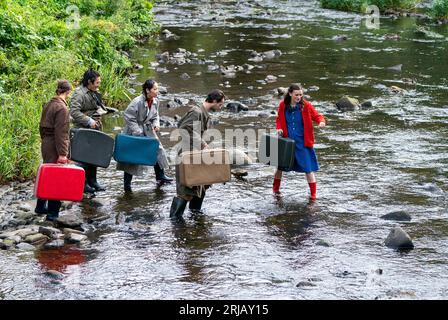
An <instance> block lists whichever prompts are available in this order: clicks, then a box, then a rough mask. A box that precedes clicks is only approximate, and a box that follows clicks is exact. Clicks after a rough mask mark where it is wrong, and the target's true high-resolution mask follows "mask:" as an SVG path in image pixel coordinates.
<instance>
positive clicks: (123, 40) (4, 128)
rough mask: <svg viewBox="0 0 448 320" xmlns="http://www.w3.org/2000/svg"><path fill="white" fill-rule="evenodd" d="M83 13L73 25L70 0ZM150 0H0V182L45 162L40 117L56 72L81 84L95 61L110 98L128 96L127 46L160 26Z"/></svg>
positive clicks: (111, 102)
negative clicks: (41, 157)
mask: <svg viewBox="0 0 448 320" xmlns="http://www.w3.org/2000/svg"><path fill="white" fill-rule="evenodd" d="M72 4H73V5H76V6H78V8H79V11H80V13H81V21H80V28H79V29H71V28H69V27H68V25H67V23H66V20H67V18H69V14H68V13H67V11H66V8H67V6H69V5H72ZM151 8H152V2H151V1H149V0H102V1H99V0H70V1H69V0H1V1H0V183H3V182H7V181H11V180H16V179H19V180H25V179H30V178H33V177H34V175H35V173H36V170H37V166H38V165H39V163H40V137H39V120H40V114H41V110H42V106H43V104H44V103H46V102H47V101H48V100H49V99H50V98H51V97H52V96H53V95H54V90H55V86H56V80H58V79H68V80H69V81H71V82H72V84H73V85H75V86H76V85H78V84H79V81H80V78H81V77H82V74H83V73H84V72H85V70H86V69H87V68H89V67H93V68H95V69H97V70H99V72H100V74H101V75H102V85H101V88H100V90H101V92H102V93H103V96H104V99H105V101H106V103H107V104H108V105H111V106H113V105H118V104H119V103H120V102H122V101H124V100H125V99H126V100H127V98H126V95H125V89H126V87H125V86H126V78H125V76H126V73H127V72H128V71H129V68H130V67H131V62H130V61H129V59H128V57H127V56H126V55H124V54H123V51H126V50H128V49H130V48H131V47H133V46H134V45H135V43H136V40H137V39H138V38H140V37H145V36H149V35H152V34H154V33H155V32H157V31H158V26H157V25H156V24H155V22H154V20H153V15H152V13H151Z"/></svg>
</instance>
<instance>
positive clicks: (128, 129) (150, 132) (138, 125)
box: [117, 94, 169, 176]
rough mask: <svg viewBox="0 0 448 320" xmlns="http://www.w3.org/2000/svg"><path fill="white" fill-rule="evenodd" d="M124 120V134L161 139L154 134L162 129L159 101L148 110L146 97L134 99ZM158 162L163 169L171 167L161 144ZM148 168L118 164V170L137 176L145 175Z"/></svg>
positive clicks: (141, 96)
mask: <svg viewBox="0 0 448 320" xmlns="http://www.w3.org/2000/svg"><path fill="white" fill-rule="evenodd" d="M124 119H125V121H126V125H125V127H124V129H123V133H124V134H128V135H132V136H146V137H154V138H156V139H159V137H158V136H157V134H156V133H155V132H154V128H155V127H160V117H159V100H158V99H154V101H153V103H152V106H151V108H148V103H147V101H146V97H145V96H144V95H143V94H141V95H140V96H138V97H136V98H134V100H132V101H131V103H130V104H129V106H128V107H127V108H126V110H125V111H124ZM159 142H160V140H159ZM157 162H158V164H159V165H160V167H161V168H163V169H167V168H168V167H169V163H168V159H167V156H166V152H165V149H164V148H163V146H162V144H161V143H160V144H159V150H158V151H157ZM146 168H147V166H144V165H135V164H128V163H120V162H118V163H117V170H122V171H125V172H127V173H129V174H132V175H136V176H141V175H143V174H144V173H145V170H146Z"/></svg>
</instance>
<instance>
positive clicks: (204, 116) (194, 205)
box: [170, 90, 226, 219]
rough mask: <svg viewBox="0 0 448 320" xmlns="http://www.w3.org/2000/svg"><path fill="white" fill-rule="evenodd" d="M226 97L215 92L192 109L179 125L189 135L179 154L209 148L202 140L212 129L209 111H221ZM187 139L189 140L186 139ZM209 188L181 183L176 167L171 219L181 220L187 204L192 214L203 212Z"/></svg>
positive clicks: (183, 142)
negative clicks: (206, 192)
mask: <svg viewBox="0 0 448 320" xmlns="http://www.w3.org/2000/svg"><path fill="white" fill-rule="evenodd" d="M225 98H226V97H225V95H224V93H223V92H222V91H221V90H213V91H211V92H210V93H209V94H208V95H207V98H206V99H205V101H204V102H203V103H202V104H201V105H200V106H194V107H193V108H191V109H190V111H188V112H187V113H186V114H185V115H184V116H183V117H182V118H181V119H180V120H179V123H178V128H179V129H181V130H182V129H183V130H184V132H186V133H188V137H183V139H182V143H181V145H182V148H181V150H179V154H180V153H181V152H184V151H193V150H203V149H206V148H208V145H207V143H206V142H205V141H204V140H203V139H202V135H203V134H204V132H205V131H206V130H207V129H209V128H210V126H211V123H210V115H209V111H210V110H211V111H219V110H221V108H222V106H223V105H224V102H225ZM185 138H187V139H185ZM184 140H187V141H184ZM208 187H209V186H196V187H192V188H190V187H187V186H184V185H182V184H181V183H180V176H179V166H176V192H177V196H175V197H174V198H173V201H172V203H171V209H170V217H171V218H176V219H180V218H182V215H183V213H184V210H185V207H186V206H187V202H188V201H189V202H190V204H189V209H190V210H191V211H192V212H201V208H202V202H203V201H204V197H205V190H206V189H207V188H208Z"/></svg>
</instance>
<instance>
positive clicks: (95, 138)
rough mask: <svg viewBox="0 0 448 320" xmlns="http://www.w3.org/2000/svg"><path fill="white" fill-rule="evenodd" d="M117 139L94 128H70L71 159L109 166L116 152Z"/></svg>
mask: <svg viewBox="0 0 448 320" xmlns="http://www.w3.org/2000/svg"><path fill="white" fill-rule="evenodd" d="M114 143H115V140H114V139H113V138H112V137H110V136H108V135H107V134H105V133H104V132H101V131H98V130H93V129H82V128H80V129H75V128H73V129H70V159H71V160H73V161H76V162H81V163H86V164H90V165H94V166H96V167H102V168H107V167H109V165H110V161H111V159H112V156H113V154H114Z"/></svg>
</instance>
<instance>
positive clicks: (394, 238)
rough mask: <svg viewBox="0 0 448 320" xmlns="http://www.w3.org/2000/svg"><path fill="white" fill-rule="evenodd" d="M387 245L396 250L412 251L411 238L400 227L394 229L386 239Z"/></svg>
mask: <svg viewBox="0 0 448 320" xmlns="http://www.w3.org/2000/svg"><path fill="white" fill-rule="evenodd" d="M385 245H386V246H387V247H389V248H394V249H412V248H414V244H413V243H412V239H411V237H410V236H409V235H408V234H407V233H406V232H405V231H404V230H403V229H401V228H400V227H395V228H393V229H392V230H391V231H390V233H389V235H388V236H387V238H386V241H385Z"/></svg>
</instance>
